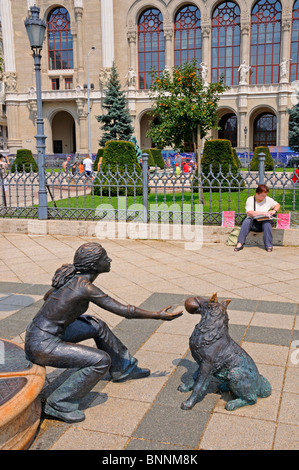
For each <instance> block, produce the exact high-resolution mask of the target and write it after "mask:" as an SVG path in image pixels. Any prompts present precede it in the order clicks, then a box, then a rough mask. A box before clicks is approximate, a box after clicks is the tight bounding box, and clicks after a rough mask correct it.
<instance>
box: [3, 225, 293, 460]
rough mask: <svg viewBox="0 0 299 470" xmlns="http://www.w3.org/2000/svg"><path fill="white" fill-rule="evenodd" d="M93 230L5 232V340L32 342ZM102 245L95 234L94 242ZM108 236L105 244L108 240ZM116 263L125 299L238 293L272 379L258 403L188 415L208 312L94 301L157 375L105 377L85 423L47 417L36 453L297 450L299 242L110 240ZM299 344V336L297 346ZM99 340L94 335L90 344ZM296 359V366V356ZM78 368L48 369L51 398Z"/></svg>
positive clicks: (241, 327) (234, 311)
mask: <svg viewBox="0 0 299 470" xmlns="http://www.w3.org/2000/svg"><path fill="white" fill-rule="evenodd" d="M89 240H91V239H88V238H86V237H84V238H80V237H66V236H55V237H54V236H28V235H23V234H2V235H1V234H0V253H1V256H0V337H2V338H6V339H11V340H15V341H17V342H23V341H24V331H25V328H26V326H27V324H28V323H29V322H30V320H31V318H32V317H33V316H34V315H35V313H36V312H37V311H38V308H39V306H40V305H41V304H42V302H43V300H42V297H43V294H44V293H45V292H46V291H47V290H48V288H49V286H50V284H51V278H52V276H53V274H54V272H55V270H56V269H57V268H58V267H59V266H60V265H61V264H63V263H67V262H71V261H72V258H73V254H74V251H75V249H76V248H77V247H78V246H79V245H80V244H82V243H83V242H85V241H89ZM92 240H93V241H94V240H95V239H94V238H92ZM100 242H101V241H100ZM102 244H103V246H104V247H105V248H106V249H107V251H108V254H109V255H110V257H111V258H112V269H111V272H110V273H109V274H103V275H102V276H99V278H98V279H97V280H96V284H97V285H99V286H101V288H102V289H103V290H104V291H105V292H107V293H108V294H110V295H111V296H113V297H115V298H116V299H118V300H120V301H121V302H124V303H130V304H135V305H140V306H142V307H144V308H148V309H152V310H156V309H160V308H162V307H164V306H166V305H172V306H173V308H175V309H181V308H182V306H183V304H184V300H185V298H186V297H188V296H189V295H194V294H195V295H203V296H209V295H211V294H213V293H214V292H217V293H218V297H219V298H230V299H232V302H231V303H230V305H229V308H228V311H229V318H230V333H231V336H232V337H233V338H234V339H235V340H236V341H237V342H239V343H240V344H241V345H242V347H243V348H244V349H246V351H247V352H248V353H249V354H250V355H251V356H252V357H253V359H254V360H255V362H256V364H257V366H258V368H259V371H260V372H261V373H262V374H263V375H265V376H266V377H267V378H268V379H269V381H270V382H271V385H272V388H273V393H272V395H271V396H270V397H268V398H266V399H260V400H259V401H258V403H257V404H256V405H253V406H248V407H244V408H241V409H239V410H236V411H234V412H228V411H226V410H225V408H224V406H225V403H226V401H227V400H228V396H225V395H222V396H221V395H219V394H217V393H216V392H215V386H216V384H213V386H212V387H211V389H210V390H209V393H208V394H207V395H206V397H205V398H204V399H203V400H202V401H201V402H199V403H197V404H196V405H195V407H194V408H193V409H192V410H190V411H183V410H181V408H180V404H181V402H182V401H183V400H184V399H185V398H186V396H185V395H183V394H181V393H180V392H178V391H177V386H178V385H179V384H180V383H181V381H185V380H187V379H188V376H189V375H191V374H192V372H193V371H194V367H195V364H194V361H193V359H192V358H191V355H190V351H189V349H188V340H189V336H190V335H191V333H192V331H193V327H194V325H195V324H196V323H197V322H198V321H199V319H200V318H199V317H196V316H191V315H189V314H187V313H186V312H184V315H183V316H182V317H180V318H179V319H177V320H175V321H173V322H167V323H163V322H161V321H153V320H126V319H123V318H120V317H118V316H116V315H113V314H110V313H108V312H106V311H104V310H101V309H100V308H98V307H96V306H92V305H91V307H90V312H92V313H93V314H95V315H99V316H100V317H101V318H102V319H103V320H105V321H106V322H107V323H108V324H109V326H110V327H111V328H112V329H113V331H114V332H115V333H116V334H117V335H118V336H119V337H120V338H121V339H122V340H123V341H124V342H125V344H126V345H127V346H128V347H129V349H130V351H131V353H133V354H134V355H135V356H136V357H137V358H138V359H139V362H140V365H142V366H144V367H149V368H150V369H151V371H152V374H151V376H150V377H148V378H145V379H142V380H138V381H137V380H135V381H129V382H125V383H122V384H117V383H111V382H110V381H109V377H105V378H104V379H103V380H101V381H100V382H99V383H98V385H97V386H96V387H95V388H94V389H93V390H92V392H91V393H90V394H89V395H88V396H87V397H86V399H85V401H84V403H83V404H82V408H83V409H84V411H85V414H86V420H85V421H84V422H81V423H77V424H76V425H68V424H66V423H62V422H60V421H56V420H48V419H42V422H41V426H40V429H39V432H38V435H37V437H36V439H35V441H34V443H33V444H32V446H31V449H32V450H47V449H54V450H59V449H63V450H72V449H77V450H81V449H90V450H92V449H98V450H127V451H129V450H161V451H165V450H170V451H172V450H178V451H190V450H199V449H248V450H259V449H263V450H267V449H299V374H298V370H299V369H298V368H299V353H298V354H297V351H298V349H296V346H297V347H298V346H299V320H298V315H299V308H298V304H299V302H298V289H299V267H298V259H299V258H298V255H299V248H288V247H275V248H274V251H273V252H272V253H266V252H265V251H264V250H263V249H262V247H247V248H244V250H243V251H241V252H239V253H234V252H233V249H232V247H228V246H225V245H222V244H215V245H208V244H207V245H204V246H203V247H202V248H201V249H200V250H198V251H189V250H185V249H184V244H183V243H182V244H181V243H178V242H176V243H175V242H159V241H134V240H104V241H103V242H102ZM296 341H298V343H296ZM90 344H92V343H90ZM297 362H298V364H297ZM67 374H68V371H65V370H58V369H51V368H48V369H47V381H46V384H45V387H44V390H43V398H44V397H46V396H47V394H48V393H49V392H50V390H51V388H52V387H53V386H55V385H56V384H57V383H59V382H60V381H61V380H62V379H63V378H65V377H66V375H67Z"/></svg>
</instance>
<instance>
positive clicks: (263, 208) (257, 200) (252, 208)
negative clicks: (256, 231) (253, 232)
mask: <svg viewBox="0 0 299 470" xmlns="http://www.w3.org/2000/svg"><path fill="white" fill-rule="evenodd" d="M268 193H269V189H268V188H267V186H266V185H265V184H259V185H258V187H257V188H256V193H255V195H254V196H250V197H249V198H248V199H247V201H246V205H245V210H246V214H247V218H246V219H245V220H244V221H243V223H242V226H241V230H240V233H239V237H238V242H237V245H236V247H235V249H234V251H240V250H242V249H243V245H244V243H245V240H246V237H247V235H248V233H249V232H250V228H251V222H252V219H253V218H254V217H256V216H257V215H264V216H266V217H269V220H263V221H261V222H260V223H261V225H262V230H263V235H264V245H265V249H266V251H268V252H271V251H272V250H273V243H272V223H271V219H270V217H272V216H273V215H275V214H276V213H277V212H278V211H279V209H280V204H279V203H278V202H276V201H274V199H272V198H271V197H269V196H268Z"/></svg>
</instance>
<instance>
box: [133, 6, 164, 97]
mask: <svg viewBox="0 0 299 470" xmlns="http://www.w3.org/2000/svg"><path fill="white" fill-rule="evenodd" d="M138 64H139V88H141V89H146V88H150V86H151V71H152V69H155V70H156V71H157V72H158V73H160V72H161V71H162V70H163V69H164V67H165V43H164V33H163V19H162V14H161V12H160V11H159V10H157V9H156V8H150V9H149V10H146V11H145V12H144V13H143V14H142V15H141V17H140V19H139V23H138Z"/></svg>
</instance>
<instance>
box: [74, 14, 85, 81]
mask: <svg viewBox="0 0 299 470" xmlns="http://www.w3.org/2000/svg"><path fill="white" fill-rule="evenodd" d="M82 17H83V8H82V7H78V6H76V7H75V18H76V24H77V36H76V38H75V44H74V45H75V46H76V49H77V69H78V83H80V84H83V82H84V58H83V31H82Z"/></svg>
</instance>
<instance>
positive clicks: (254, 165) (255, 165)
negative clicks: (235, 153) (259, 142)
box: [250, 147, 274, 171]
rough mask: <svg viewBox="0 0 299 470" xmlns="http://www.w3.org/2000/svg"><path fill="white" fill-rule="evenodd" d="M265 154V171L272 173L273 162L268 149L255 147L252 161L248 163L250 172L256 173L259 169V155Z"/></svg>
mask: <svg viewBox="0 0 299 470" xmlns="http://www.w3.org/2000/svg"><path fill="white" fill-rule="evenodd" d="M260 153H264V154H265V171H273V168H274V161H273V158H272V156H271V153H270V150H269V148H268V147H255V149H254V153H253V157H252V160H251V162H250V170H251V171H258V169H259V154H260Z"/></svg>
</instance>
